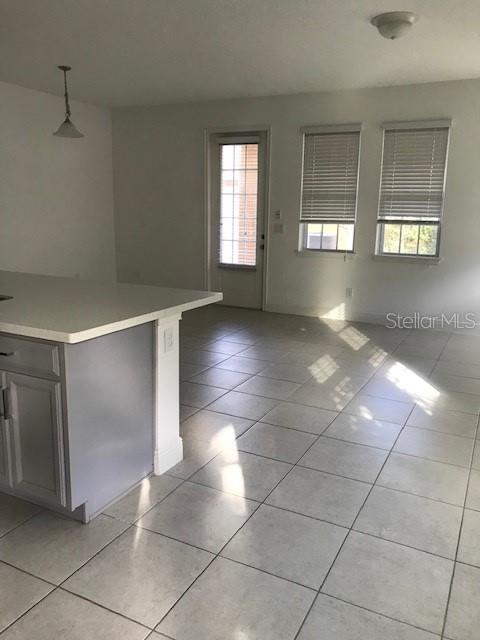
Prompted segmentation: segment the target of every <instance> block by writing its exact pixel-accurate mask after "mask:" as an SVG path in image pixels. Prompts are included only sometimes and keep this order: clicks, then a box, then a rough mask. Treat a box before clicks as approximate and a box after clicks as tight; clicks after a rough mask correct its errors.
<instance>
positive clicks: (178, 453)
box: [153, 437, 183, 476]
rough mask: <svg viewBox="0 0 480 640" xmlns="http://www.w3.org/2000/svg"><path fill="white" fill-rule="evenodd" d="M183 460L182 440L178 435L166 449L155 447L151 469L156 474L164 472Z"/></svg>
mask: <svg viewBox="0 0 480 640" xmlns="http://www.w3.org/2000/svg"><path fill="white" fill-rule="evenodd" d="M182 460H183V441H182V438H180V437H178V438H177V439H176V440H175V441H174V442H172V443H171V444H170V446H169V447H168V449H163V450H162V451H160V450H159V449H155V453H154V456H153V469H154V473H155V475H156V476H159V475H161V474H162V473H165V471H168V470H169V469H171V468H172V467H174V466H175V465H176V464H178V463H179V462H181V461H182Z"/></svg>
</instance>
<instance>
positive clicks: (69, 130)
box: [53, 64, 84, 138]
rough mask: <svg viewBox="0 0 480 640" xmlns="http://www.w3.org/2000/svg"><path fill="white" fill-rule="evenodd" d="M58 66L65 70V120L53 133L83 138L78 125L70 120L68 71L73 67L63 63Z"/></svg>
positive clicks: (63, 136) (61, 136) (62, 136)
mask: <svg viewBox="0 0 480 640" xmlns="http://www.w3.org/2000/svg"><path fill="white" fill-rule="evenodd" d="M58 68H59V69H60V71H63V84H64V87H65V120H64V121H63V122H62V124H61V125H60V126H59V127H58V129H57V130H56V131H55V133H54V134H53V135H54V136H59V137H60V138H83V137H84V136H83V133H80V131H79V130H78V129H77V127H76V126H75V125H74V124H73V122H72V121H71V120H70V116H71V112H70V102H69V100H68V87H67V71H70V70H71V68H72V67H67V66H65V65H63V64H62V65H59V67H58Z"/></svg>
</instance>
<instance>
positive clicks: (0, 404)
mask: <svg viewBox="0 0 480 640" xmlns="http://www.w3.org/2000/svg"><path fill="white" fill-rule="evenodd" d="M3 391H4V390H3V389H2V391H1V392H0V418H4V417H5V402H4V401H3Z"/></svg>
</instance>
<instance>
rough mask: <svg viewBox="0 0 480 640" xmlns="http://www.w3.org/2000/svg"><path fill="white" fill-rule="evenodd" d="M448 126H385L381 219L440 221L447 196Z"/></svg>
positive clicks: (380, 200)
mask: <svg viewBox="0 0 480 640" xmlns="http://www.w3.org/2000/svg"><path fill="white" fill-rule="evenodd" d="M448 134H449V128H448V127H432V128H422V129H407V128H402V129H385V131H384V142H383V163H382V179H381V185H380V198H379V207H378V220H379V221H380V222H381V221H384V220H387V219H389V218H391V217H395V219H397V220H401V219H402V218H405V219H406V220H407V221H408V220H412V219H415V218H426V219H427V220H429V219H430V220H432V221H436V222H438V221H439V220H440V218H441V215H442V209H443V200H444V184H445V168H446V160H447V147H448Z"/></svg>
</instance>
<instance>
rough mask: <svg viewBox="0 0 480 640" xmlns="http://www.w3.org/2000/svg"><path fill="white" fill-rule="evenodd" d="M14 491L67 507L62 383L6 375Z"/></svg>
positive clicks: (11, 374) (17, 375)
mask: <svg viewBox="0 0 480 640" xmlns="http://www.w3.org/2000/svg"><path fill="white" fill-rule="evenodd" d="M5 378H6V384H7V388H8V403H7V405H8V406H7V407H6V414H7V418H8V421H9V424H10V430H11V440H12V444H11V450H12V454H13V455H12V471H13V474H12V476H13V488H14V489H15V490H16V491H18V492H19V493H21V494H23V495H26V496H32V497H37V498H41V499H42V500H46V501H48V502H51V503H53V504H57V505H63V506H65V494H66V492H65V465H64V450H63V430H62V413H61V394H60V383H58V382H54V381H50V380H43V379H40V378H34V377H31V376H25V375H21V374H14V373H7V374H6V376H5Z"/></svg>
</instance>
